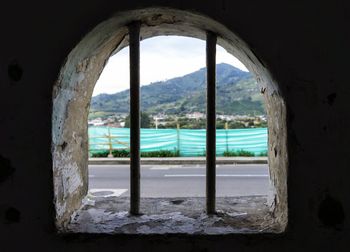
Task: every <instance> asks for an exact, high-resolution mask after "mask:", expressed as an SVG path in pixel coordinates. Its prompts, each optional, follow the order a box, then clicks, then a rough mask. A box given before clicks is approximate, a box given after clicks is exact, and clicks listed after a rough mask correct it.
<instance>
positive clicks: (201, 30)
mask: <svg viewBox="0 0 350 252" xmlns="http://www.w3.org/2000/svg"><path fill="white" fill-rule="evenodd" d="M135 20H138V21H140V23H141V27H142V29H141V34H140V35H141V38H142V39H146V38H150V37H154V36H159V35H179V36H188V37H194V38H199V39H203V40H205V38H206V34H207V33H206V32H207V31H208V30H209V31H212V32H214V33H215V34H216V35H217V44H219V45H221V46H222V47H224V48H225V49H226V50H227V51H228V52H229V53H231V54H232V55H235V57H237V58H238V59H239V60H240V61H241V62H242V63H243V64H244V65H245V66H246V67H247V68H248V70H249V71H250V72H251V73H253V74H254V75H255V77H256V80H257V82H258V85H259V87H260V89H261V91H262V93H263V94H264V98H265V102H266V109H267V114H268V118H269V120H268V136H269V138H268V146H269V147H268V162H269V173H270V183H271V188H273V190H272V191H271V192H270V193H269V200H268V204H269V207H270V211H271V213H272V215H273V216H274V222H275V224H276V227H275V230H276V232H277V233H278V232H283V231H284V230H285V229H286V226H287V223H288V204H287V202H288V199H287V168H288V151H287V144H286V143H287V128H286V104H285V102H284V99H283V97H282V95H281V92H280V91H279V88H278V84H277V83H276V81H275V80H274V78H273V76H272V74H271V73H270V72H269V71H268V69H267V68H266V67H265V65H264V64H263V61H262V60H261V59H259V58H257V57H256V55H255V53H254V52H253V51H252V50H251V49H250V48H249V46H248V45H247V44H246V43H244V42H243V40H241V39H240V38H239V37H238V36H237V35H235V34H234V33H233V32H232V31H231V30H229V29H228V28H227V27H225V26H223V25H222V24H220V23H218V22H216V21H215V20H212V19H210V18H208V17H206V16H204V15H200V14H198V13H194V12H189V11H183V10H176V9H169V8H147V9H138V10H130V11H125V12H119V13H116V14H115V15H114V16H113V17H111V18H110V19H108V20H106V21H104V22H102V23H100V24H99V25H97V26H96V27H95V28H94V29H93V30H92V31H91V32H89V33H88V34H87V35H86V36H85V37H84V38H83V39H82V40H81V41H80V42H79V43H78V44H77V46H76V47H75V48H74V49H73V50H72V51H71V52H70V54H69V55H68V57H67V58H66V61H65V62H64V65H63V67H62V68H61V71H60V74H59V77H58V80H57V81H56V83H55V85H54V90H53V112H52V113H53V114H52V159H53V181H54V188H53V189H54V203H55V209H56V216H55V223H56V227H57V230H58V231H59V232H65V231H66V230H67V226H68V224H69V222H70V220H71V217H72V215H74V213H75V211H77V210H78V209H79V208H80V207H81V205H82V202H83V201H84V199H85V196H86V195H87V192H88V138H87V137H86V136H87V134H88V133H87V124H86V121H87V116H88V111H89V106H90V100H91V96H92V92H93V89H94V85H95V83H96V81H97V79H98V77H99V75H100V74H101V72H102V70H103V68H104V66H105V64H106V63H107V61H108V59H109V57H110V56H111V55H113V54H115V53H117V52H118V51H120V50H121V49H122V48H124V47H126V46H128V44H129V41H128V40H129V38H128V26H127V25H128V24H130V23H131V22H133V21H135Z"/></svg>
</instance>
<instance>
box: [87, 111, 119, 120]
mask: <svg viewBox="0 0 350 252" xmlns="http://www.w3.org/2000/svg"><path fill="white" fill-rule="evenodd" d="M113 115H114V112H105V111H95V110H90V112H89V120H93V119H96V118H101V119H106V118H108V117H110V116H113Z"/></svg>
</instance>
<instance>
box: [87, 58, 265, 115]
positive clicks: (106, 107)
mask: <svg viewBox="0 0 350 252" xmlns="http://www.w3.org/2000/svg"><path fill="white" fill-rule="evenodd" d="M205 72H206V69H205V68H201V69H200V70H198V71H196V72H193V73H190V74H187V75H185V76H182V77H177V78H173V79H170V80H167V81H160V82H156V83H152V84H150V85H146V86H143V87H141V110H142V111H144V112H146V113H149V114H157V113H165V114H167V115H171V114H173V115H174V114H176V115H185V114H187V113H192V112H195V111H197V112H205V109H206V93H205V87H206V80H205ZM129 104H130V96H129V90H126V91H123V92H119V93H116V94H111V95H109V94H100V95H97V96H95V97H92V100H91V116H95V115H96V113H97V112H105V113H111V112H114V113H129ZM217 113H218V114H239V115H255V114H264V113H265V109H264V106H263V97H262V95H261V94H260V92H259V88H258V85H257V83H256V81H255V79H254V77H253V76H252V75H251V74H250V73H249V72H244V71H241V70H239V69H237V68H235V67H233V66H231V65H228V64H224V63H222V64H218V65H217ZM89 119H90V118H89Z"/></svg>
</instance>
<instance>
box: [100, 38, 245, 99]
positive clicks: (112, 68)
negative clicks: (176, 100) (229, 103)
mask: <svg viewBox="0 0 350 252" xmlns="http://www.w3.org/2000/svg"><path fill="white" fill-rule="evenodd" d="M223 62H224V63H228V64H230V65H233V66H235V67H237V68H239V69H241V70H243V71H248V70H247V68H246V67H245V66H244V65H243V64H242V63H241V62H240V61H239V60H238V59H237V58H235V57H234V56H233V55H232V54H229V53H227V52H226V50H225V49H224V48H222V47H221V46H219V45H217V46H216V63H217V64H219V63H223ZM203 67H205V41H204V40H200V39H194V38H189V37H179V36H159V37H153V38H149V39H146V40H143V41H141V43H140V83H141V86H143V85H147V84H150V83H152V82H156V81H164V80H168V79H171V78H174V77H179V76H183V75H186V74H189V73H192V72H194V71H197V70H199V69H200V68H203ZM126 89H129V47H126V48H124V49H122V50H121V51H119V52H118V53H117V54H115V55H113V56H112V57H111V58H110V59H109V60H108V63H107V64H106V66H105V68H104V70H103V71H102V73H101V75H100V78H99V79H98V81H97V82H96V85H95V89H94V92H93V96H95V95H98V94H101V93H107V94H114V93H117V92H120V91H123V90H126Z"/></svg>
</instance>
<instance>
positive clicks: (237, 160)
mask: <svg viewBox="0 0 350 252" xmlns="http://www.w3.org/2000/svg"><path fill="white" fill-rule="evenodd" d="M216 163H217V164H267V157H217V158H216ZM121 164H125V165H126V164H130V159H129V158H89V165H121ZM141 164H143V165H146V164H157V165H162V164H164V165H174V164H205V157H175V158H141Z"/></svg>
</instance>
